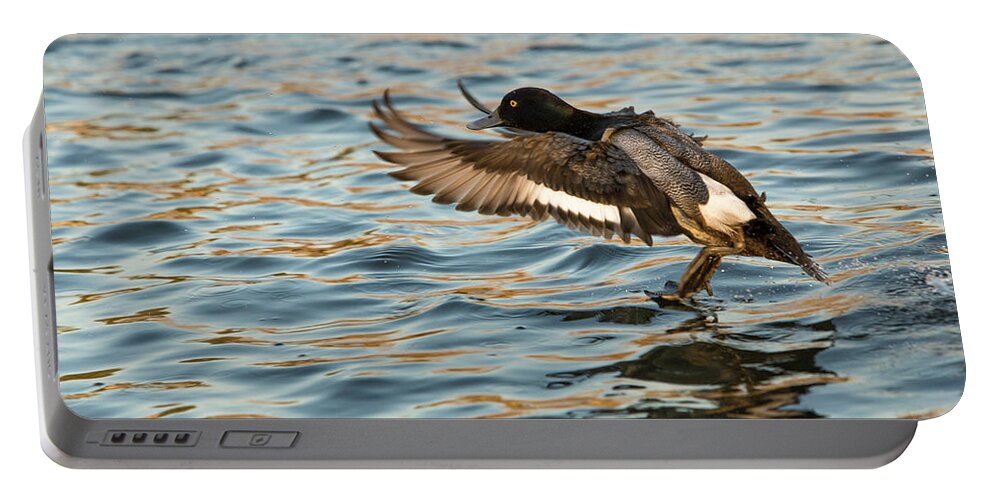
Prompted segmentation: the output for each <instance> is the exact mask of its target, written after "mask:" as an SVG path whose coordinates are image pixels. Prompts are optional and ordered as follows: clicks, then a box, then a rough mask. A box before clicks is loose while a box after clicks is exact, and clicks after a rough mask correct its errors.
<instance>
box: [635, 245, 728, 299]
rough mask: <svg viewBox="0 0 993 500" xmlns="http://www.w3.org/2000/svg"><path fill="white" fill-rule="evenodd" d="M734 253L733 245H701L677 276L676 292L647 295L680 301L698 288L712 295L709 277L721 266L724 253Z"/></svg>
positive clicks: (687, 297)
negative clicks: (680, 275)
mask: <svg viewBox="0 0 993 500" xmlns="http://www.w3.org/2000/svg"><path fill="white" fill-rule="evenodd" d="M735 253H738V249H737V248H735V247H703V248H702V249H701V250H700V253H698V254H697V255H696V257H694V258H693V261H692V262H690V265H689V267H687V268H686V271H684V272H683V276H682V277H681V278H679V284H678V285H676V293H674V294H650V295H649V296H650V297H652V298H657V299H661V300H663V301H673V302H682V301H684V300H686V299H689V298H690V297H692V296H693V295H696V293H697V292H699V291H700V290H707V294H708V295H711V296H713V295H714V289H713V288H711V286H710V280H711V278H713V276H714V273H715V272H717V268H718V267H720V266H721V259H723V258H724V256H725V255H732V254H735Z"/></svg>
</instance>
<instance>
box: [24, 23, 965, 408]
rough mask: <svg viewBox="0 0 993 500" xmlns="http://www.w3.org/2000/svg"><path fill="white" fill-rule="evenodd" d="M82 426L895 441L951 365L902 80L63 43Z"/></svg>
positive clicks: (574, 42) (718, 41) (951, 319)
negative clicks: (282, 422) (359, 424)
mask: <svg viewBox="0 0 993 500" xmlns="http://www.w3.org/2000/svg"><path fill="white" fill-rule="evenodd" d="M44 72H45V76H44V94H43V101H44V107H45V117H46V134H47V141H48V142H47V147H48V158H47V160H48V171H49V186H50V193H51V220H52V245H53V251H54V252H53V253H54V263H53V268H54V274H55V300H56V311H55V315H56V324H57V332H58V339H57V343H58V371H59V383H60V388H61V393H62V397H63V399H64V401H65V402H66V404H67V405H68V406H69V408H70V409H71V410H72V411H73V412H75V413H77V414H79V415H81V416H84V417H88V418H569V419H571V418H653V419H670V418H907V419H924V418H931V417H935V416H939V415H941V414H943V413H945V412H947V411H948V410H950V409H951V408H952V407H953V406H954V405H955V404H956V403H957V402H958V399H959V397H960V396H961V393H962V389H963V385H964V379H965V363H964V359H963V354H962V343H961V337H960V332H959V326H958V317H957V313H956V307H955V296H954V287H953V283H952V276H951V268H950V264H949V258H948V247H947V244H946V239H945V232H944V227H943V222H942V213H941V205H940V200H939V196H938V183H937V179H936V172H935V162H934V153H933V151H932V147H931V140H930V135H929V131H928V122H927V116H926V112H925V105H924V98H923V93H922V90H921V82H920V80H919V78H918V76H917V73H916V72H915V70H914V68H913V66H912V64H911V62H910V61H909V60H908V59H907V58H906V57H905V56H904V55H903V54H902V53H901V52H900V50H899V49H898V48H897V47H895V46H894V45H892V44H891V43H889V42H888V41H886V40H883V39H880V38H877V37H873V36H869V35H844V34H836V35H787V34H780V35H658V34H655V35H652V34H649V35H578V34H577V35H562V34H556V35H216V36H206V35H195V36H194V35H72V36H66V37H63V38H60V39H58V40H56V41H55V42H53V43H52V45H51V46H50V47H49V49H48V51H47V53H46V56H45V68H44Z"/></svg>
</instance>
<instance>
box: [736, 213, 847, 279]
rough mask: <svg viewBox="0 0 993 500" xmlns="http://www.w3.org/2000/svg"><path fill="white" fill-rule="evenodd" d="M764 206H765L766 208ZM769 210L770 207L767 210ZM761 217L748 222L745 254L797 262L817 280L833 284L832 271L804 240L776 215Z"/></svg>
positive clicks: (769, 214) (746, 225)
mask: <svg viewBox="0 0 993 500" xmlns="http://www.w3.org/2000/svg"><path fill="white" fill-rule="evenodd" d="M763 208H764V207H763ZM764 211H765V212H768V210H767V209H766V210H764ZM761 215H767V216H764V217H763V216H760V217H758V218H756V219H753V220H751V221H749V222H748V223H747V224H745V228H744V229H745V254H746V255H755V256H758V257H765V258H767V259H772V260H776V261H779V262H786V263H788V264H795V265H797V266H800V269H803V272H805V273H807V274H808V275H810V277H811V278H814V279H815V280H817V281H820V282H823V283H830V279H829V277H828V274H827V273H826V272H824V270H823V269H821V266H820V265H819V264H818V263H817V262H815V261H814V259H812V258H811V257H810V255H807V252H804V251H803V247H801V246H800V242H798V241H797V240H796V238H794V237H793V235H792V234H791V233H790V232H789V230H787V229H786V228H785V227H783V225H782V224H780V223H779V221H778V220H776V218H775V217H773V216H772V214H771V213H768V214H761Z"/></svg>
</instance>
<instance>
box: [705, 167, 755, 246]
mask: <svg viewBox="0 0 993 500" xmlns="http://www.w3.org/2000/svg"><path fill="white" fill-rule="evenodd" d="M697 174H698V175H699V176H700V178H701V179H703V183H704V184H706V185H707V192H708V193H709V194H710V198H709V199H708V200H707V203H704V204H703V205H700V213H701V214H702V215H703V220H704V222H706V224H707V226H708V227H710V228H712V229H716V230H718V231H721V232H725V233H728V234H734V233H735V232H736V231H737V229H738V228H739V227H741V225H742V224H744V223H746V222H748V221H750V220H752V219H754V218H755V214H754V213H752V211H751V209H749V208H748V205H746V204H745V202H744V201H742V200H741V198H738V197H737V196H735V195H734V193H732V192H731V190H730V189H728V187H727V186H725V185H724V184H721V183H720V182H717V181H715V180H714V179H711V178H710V177H708V176H706V175H704V174H701V173H700V172H697Z"/></svg>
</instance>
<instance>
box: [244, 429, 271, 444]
mask: <svg viewBox="0 0 993 500" xmlns="http://www.w3.org/2000/svg"><path fill="white" fill-rule="evenodd" d="M270 439H272V434H269V433H267V432H259V433H256V434H252V437H251V439H249V440H248V444H249V446H265V445H267V444H269V440H270Z"/></svg>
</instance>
